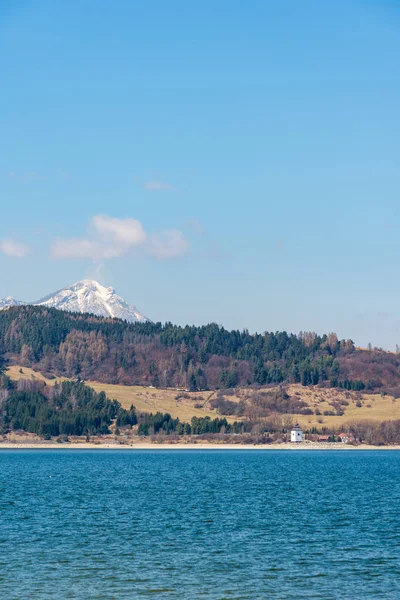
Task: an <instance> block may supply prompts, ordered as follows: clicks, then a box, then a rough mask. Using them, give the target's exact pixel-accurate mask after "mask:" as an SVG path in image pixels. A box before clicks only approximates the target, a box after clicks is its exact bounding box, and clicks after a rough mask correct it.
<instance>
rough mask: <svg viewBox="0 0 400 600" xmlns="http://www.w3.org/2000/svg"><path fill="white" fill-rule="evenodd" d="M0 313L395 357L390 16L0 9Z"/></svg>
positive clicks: (248, 7) (395, 165)
mask: <svg viewBox="0 0 400 600" xmlns="http://www.w3.org/2000/svg"><path fill="white" fill-rule="evenodd" d="M0 57H1V58H0V64H1V69H0V78H1V94H0V135H1V144H0V200H1V213H0V272H1V275H2V276H1V278H0V297H1V296H5V295H13V296H14V297H17V298H20V299H24V300H33V299H36V298H38V297H41V296H43V295H45V294H46V293H48V292H50V291H54V290H55V289H58V288H61V287H64V286H65V285H67V284H70V283H72V282H74V281H77V280H79V279H82V278H85V277H94V278H97V279H99V280H100V281H101V282H102V283H105V284H107V285H113V286H114V287H115V288H116V290H117V292H118V293H120V294H121V295H122V296H124V297H125V298H126V299H127V300H129V301H132V302H134V303H135V304H136V305H137V307H138V308H139V310H141V311H143V312H144V313H145V314H147V315H148V316H149V317H150V318H152V319H153V320H161V321H165V320H171V321H173V322H175V323H180V324H186V323H196V324H203V323H207V322H211V321H213V322H217V323H221V324H223V325H225V326H226V327H228V328H235V329H242V328H245V327H246V328H248V329H249V330H250V331H255V330H257V331H264V330H268V331H270V330H282V329H286V330H288V331H293V332H295V333H297V332H298V331H300V330H315V331H318V332H329V331H336V332H337V333H338V335H339V336H340V337H346V338H347V337H351V338H353V339H354V340H355V342H356V343H357V344H360V345H366V344H367V343H368V342H372V344H374V345H378V346H384V347H387V348H394V346H395V344H396V343H399V344H400V307H399V295H400V283H399V278H398V264H399V254H400V238H399V235H398V233H399V226H400V185H399V184H400V169H399V160H400V118H399V106H400V79H399V64H400V4H399V2H398V1H395V0H392V1H391V0H375V1H372V0H370V1H367V0H364V1H362V0H353V1H352V2H349V1H348V0H335V2H321V1H320V0H315V1H312V0H303V1H302V2H299V1H298V0H252V2H242V1H236V0H201V1H197V0H194V1H193V2H187V1H184V0H179V1H178V0H168V1H166V0H140V1H139V0H138V1H129V0H113V2H98V0H85V2H81V1H78V0H75V1H73V0H69V1H68V2H66V1H65V2H63V1H57V2H54V1H53V0H48V1H46V0H40V1H33V0H32V1H29V0H25V1H23V0H21V2H12V1H11V0H3V2H1V4H0Z"/></svg>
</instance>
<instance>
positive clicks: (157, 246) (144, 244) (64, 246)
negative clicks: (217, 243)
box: [51, 215, 190, 261]
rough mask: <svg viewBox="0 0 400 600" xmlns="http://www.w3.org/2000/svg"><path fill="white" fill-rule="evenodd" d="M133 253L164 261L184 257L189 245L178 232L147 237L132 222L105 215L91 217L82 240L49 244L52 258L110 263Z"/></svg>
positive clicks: (140, 226) (73, 239)
mask: <svg viewBox="0 0 400 600" xmlns="http://www.w3.org/2000/svg"><path fill="white" fill-rule="evenodd" d="M135 250H136V251H141V252H142V253H144V254H147V255H148V256H152V257H153V258H155V259H157V260H168V259H172V258H179V257H181V256H184V255H185V254H187V253H188V252H189V250H190V246H189V243H188V242H187V240H186V239H185V237H184V235H183V233H182V232H181V231H180V230H179V229H167V230H165V231H161V232H159V233H151V234H149V233H147V232H146V231H145V229H144V227H143V225H142V223H141V222H140V221H138V220H136V219H131V218H126V219H117V218H115V217H110V216H108V215H96V216H94V217H93V218H92V219H91V220H90V222H89V224H88V228H87V236H86V237H84V238H63V239H57V240H55V241H54V242H53V244H52V245H51V255H52V256H53V258H56V259H68V258H83V259H85V258H86V259H88V258H89V259H92V260H94V261H101V260H110V259H113V258H119V257H121V256H125V255H127V254H129V253H131V252H133V251H135Z"/></svg>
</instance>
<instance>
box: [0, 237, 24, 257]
mask: <svg viewBox="0 0 400 600" xmlns="http://www.w3.org/2000/svg"><path fill="white" fill-rule="evenodd" d="M0 250H1V251H2V252H3V253H4V254H6V255H7V256H12V257H13V258H24V257H25V256H27V255H28V254H30V253H31V249H30V248H29V246H27V245H26V244H22V243H21V242H16V241H15V240H12V239H11V238H4V239H2V240H0Z"/></svg>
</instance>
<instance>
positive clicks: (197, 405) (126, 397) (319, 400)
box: [8, 366, 400, 428]
mask: <svg viewBox="0 0 400 600" xmlns="http://www.w3.org/2000/svg"><path fill="white" fill-rule="evenodd" d="M21 371H22V372H21ZM8 375H9V376H10V377H11V378H12V379H14V380H16V381H18V380H19V379H36V380H42V381H45V382H46V384H47V385H54V383H55V382H56V381H62V380H63V379H65V378H60V377H57V378H55V379H46V378H45V377H44V376H43V375H41V374H40V373H37V372H35V371H33V370H32V369H29V368H27V367H22V368H21V367H20V366H11V367H9V369H8ZM87 384H88V385H90V386H91V387H93V388H94V389H95V390H96V391H104V392H106V394H107V395H108V396H109V397H110V398H115V399H116V400H119V402H121V404H122V406H123V407H125V408H129V407H130V406H131V404H133V405H134V406H135V407H136V409H137V410H138V411H142V412H153V413H154V412H157V411H161V412H169V413H170V414H171V415H172V416H173V417H174V418H176V417H179V419H181V421H190V420H191V418H192V417H194V416H196V417H204V416H207V415H209V416H210V417H212V418H214V417H216V416H219V415H218V414H217V412H216V410H215V409H212V408H211V406H210V400H211V399H212V398H213V397H215V393H214V392H210V391H207V392H182V391H179V390H171V389H169V390H160V389H155V388H150V387H141V386H123V385H112V384H106V383H99V382H96V381H88V382H87ZM287 392H288V393H289V394H290V395H292V396H295V395H296V396H298V397H300V398H301V399H302V400H304V401H305V402H307V404H308V406H309V407H310V408H311V409H312V410H313V411H314V413H315V411H316V410H318V411H319V412H320V413H321V414H320V415H316V414H313V415H291V416H292V418H293V421H298V422H299V423H300V425H301V426H302V427H304V428H310V427H313V426H316V427H318V428H321V427H324V426H327V427H330V426H331V427H340V426H341V425H342V424H344V423H346V422H349V421H354V420H356V421H359V420H363V419H368V420H374V421H385V420H390V419H400V399H399V400H395V399H394V398H393V397H392V396H384V397H382V396H381V395H380V394H371V395H370V394H360V393H355V392H346V391H342V390H336V389H330V388H319V387H317V386H315V387H303V386H301V385H290V386H288V388H287ZM249 393H251V391H249V390H247V389H242V390H237V391H236V393H235V394H234V395H233V396H229V399H230V400H233V401H237V402H238V401H239V400H240V399H242V398H245V397H246V396H248V394H249ZM338 401H345V402H348V405H343V406H342V409H343V410H344V415H343V416H336V415H335V416H326V415H324V414H323V413H324V411H327V410H333V407H332V406H331V404H330V403H331V402H338ZM357 402H358V403H361V406H357V404H356V403H357ZM226 418H227V419H228V421H235V420H238V418H237V417H226Z"/></svg>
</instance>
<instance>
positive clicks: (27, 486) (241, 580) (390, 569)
mask: <svg viewBox="0 0 400 600" xmlns="http://www.w3.org/2000/svg"><path fill="white" fill-rule="evenodd" d="M0 597H1V598H5V599H7V600H32V599H34V600H36V599H47V598H66V599H70V598H71V599H72V598H74V599H75V598H76V599H79V600H81V599H86V598H90V599H113V600H122V599H128V598H129V599H136V598H152V597H153V598H161V599H163V598H165V599H168V600H169V599H175V598H176V599H182V600H193V599H197V598H199V599H200V598H201V599H210V600H222V599H227V600H239V599H241V600H245V599H249V600H257V599H263V600H264V599H275V598H276V599H280V600H283V599H299V598H307V599H308V598H315V599H316V598H318V599H323V600H325V599H326V600H328V599H330V598H335V599H336V598H340V599H342V598H353V599H363V600H364V599H369V598H371V599H374V600H375V599H378V598H384V599H385V600H390V599H395V600H398V599H399V598H400V452H399V453H397V452H393V451H379V452H369V451H360V452H358V451H353V452H351V451H348V452H347V451H339V452H333V451H328V452H323V451H321V452H319V451H315V452H314V451H312V452H302V451H294V452H293V451H271V450H269V451H265V452H262V451H251V452H243V451H242V452H241V451H212V450H211V451H168V450H167V451H163V450H157V451H132V452H131V451H101V450H95V451H72V450H69V451H68V450H54V451H53V450H44V451H40V450H39V451H38V450H35V451H25V450H22V451H18V450H14V451H5V450H3V451H0Z"/></svg>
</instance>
